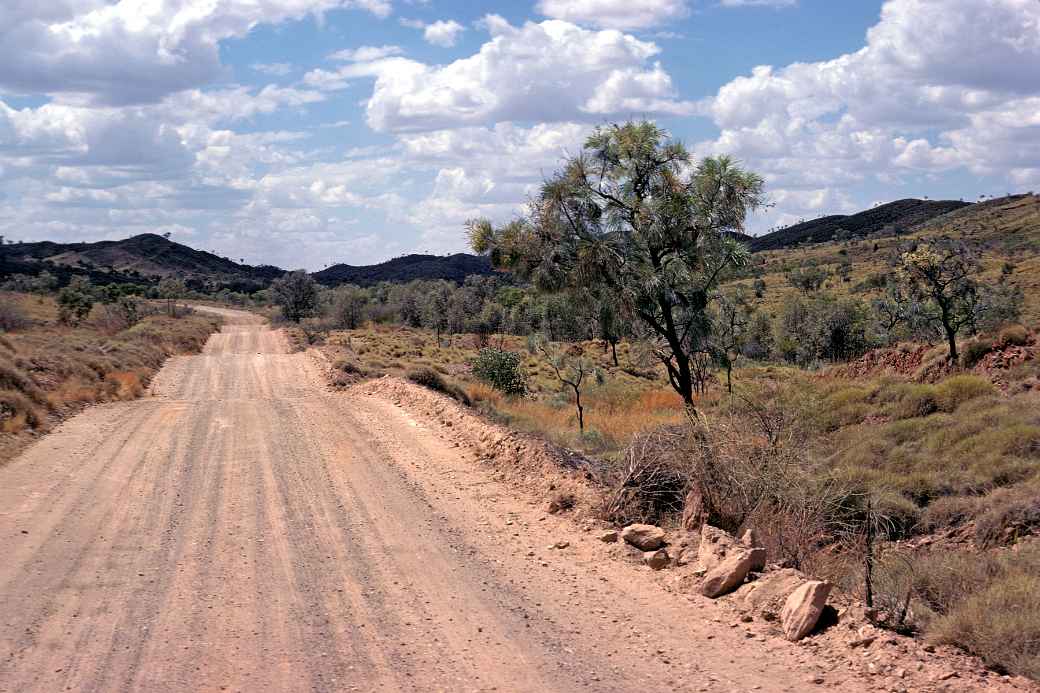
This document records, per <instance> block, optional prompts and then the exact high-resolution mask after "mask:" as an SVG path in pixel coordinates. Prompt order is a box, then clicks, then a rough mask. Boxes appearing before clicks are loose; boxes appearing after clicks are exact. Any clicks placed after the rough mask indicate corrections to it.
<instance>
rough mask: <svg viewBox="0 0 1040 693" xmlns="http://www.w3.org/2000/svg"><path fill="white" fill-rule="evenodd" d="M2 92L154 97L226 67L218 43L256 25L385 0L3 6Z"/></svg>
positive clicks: (118, 100) (382, 11)
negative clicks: (4, 89) (5, 90)
mask: <svg viewBox="0 0 1040 693" xmlns="http://www.w3.org/2000/svg"><path fill="white" fill-rule="evenodd" d="M4 5H5V7H4V9H2V10H0V64H2V65H4V69H3V70H0V88H6V89H8V90H10V91H13V92H16V93H30V94H40V93H45V94H56V95H63V96H65V97H68V98H77V99H80V100H82V101H85V102H89V103H98V104H107V105H125V104H141V103H154V102H157V101H160V100H161V99H162V98H163V97H165V96H166V95H168V94H171V93H174V92H177V91H181V90H185V89H191V88H196V87H199V86H202V85H204V84H207V83H210V82H212V81H213V80H215V79H217V78H218V77H220V76H221V75H222V74H223V73H224V68H223V65H222V64H221V61H220V48H219V44H220V42H221V41H223V40H225V39H229V38H241V37H243V36H245V35H246V34H247V33H248V32H249V31H250V30H252V29H253V27H255V26H256V25H258V24H260V23H270V24H277V23H280V22H285V21H289V20H297V19H302V18H303V17H306V16H308V15H311V16H321V15H322V14H323V13H325V12H327V11H329V10H333V9H337V8H350V7H353V8H360V9H364V10H368V11H369V12H372V13H374V14H376V15H378V16H386V15H387V14H389V12H390V4H389V2H388V0H222V1H221V2H207V3H199V2H193V1H192V0H153V1H151V2H139V1H138V0H117V1H116V2H102V1H100V0H82V1H81V2H71V1H69V0H59V1H57V2H51V1H50V0H48V2H25V1H24V0H17V1H16V2H14V4H13V6H11V5H10V2H5V3H4Z"/></svg>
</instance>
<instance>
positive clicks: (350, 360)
mask: <svg viewBox="0 0 1040 693" xmlns="http://www.w3.org/2000/svg"><path fill="white" fill-rule="evenodd" d="M492 343H493V346H498V347H501V348H503V349H507V350H510V351H516V352H518V353H520V354H521V355H522V368H523V370H524V373H525V374H526V376H527V385H528V389H529V393H530V394H529V396H528V397H522V398H521V397H508V396H506V395H504V394H502V393H500V392H497V391H495V390H493V389H492V388H490V387H488V386H487V385H486V384H484V383H482V382H480V381H479V380H477V379H476V378H475V377H473V375H472V373H471V372H470V365H469V364H470V363H471V362H472V361H473V359H474V358H475V357H476V355H477V353H478V351H479V349H478V348H477V346H476V344H475V342H474V340H473V338H472V337H471V336H469V335H466V336H458V335H457V336H455V337H454V338H453V339H451V340H449V339H448V338H447V337H441V339H440V340H439V341H438V339H437V337H436V336H435V335H434V334H432V333H430V332H427V331H425V330H421V329H412V328H406V327H396V326H394V327H388V326H382V325H375V326H370V327H366V328H363V329H358V330H344V331H336V332H333V333H331V335H329V337H328V338H327V340H326V348H327V349H329V350H331V351H332V352H333V362H334V363H335V364H336V367H337V370H338V371H339V372H340V374H341V377H342V379H343V383H344V384H345V383H347V382H350V381H351V380H352V379H354V378H355V377H358V376H365V375H379V374H384V373H388V374H392V375H398V376H402V377H408V375H409V373H412V372H414V371H416V370H417V369H430V370H433V371H435V372H436V373H438V374H439V375H441V376H442V377H443V378H444V379H446V380H447V381H448V385H449V386H450V387H456V388H459V389H461V390H462V391H464V393H465V395H466V398H467V399H468V400H469V401H470V402H471V403H472V404H473V406H474V407H476V408H477V409H479V410H480V411H482V412H483V413H485V414H487V415H489V416H491V417H492V418H493V419H495V420H497V421H500V422H502V423H506V424H508V425H510V426H512V427H513V428H516V429H518V430H522V431H525V432H531V433H537V434H539V435H541V436H544V437H545V438H547V439H549V440H551V441H553V442H555V443H557V444H560V445H564V446H566V447H569V448H573V449H576V450H580V451H582V452H585V453H586V454H590V455H600V456H609V455H612V454H615V453H618V452H619V451H620V450H622V449H623V448H624V446H625V445H627V444H628V443H629V441H630V440H631V439H632V437H633V436H634V435H636V434H638V433H640V432H642V431H646V430H649V429H652V428H655V427H658V426H662V425H667V424H674V423H678V422H680V421H682V420H683V419H684V418H685V415H684V413H683V408H682V401H681V400H680V399H679V397H678V396H677V395H676V394H675V393H674V392H673V391H672V389H671V388H670V387H669V386H668V385H667V383H666V382H665V381H664V379H663V376H662V375H661V374H660V373H658V372H657V370H656V369H655V368H654V367H653V366H652V364H650V363H648V362H647V360H646V358H645V357H642V356H641V355H640V354H637V353H635V352H634V351H633V350H632V349H631V348H630V346H629V345H627V344H621V345H618V349H617V356H618V365H617V366H615V365H614V362H613V358H612V355H611V353H610V352H609V351H604V349H603V346H602V344H598V343H594V342H587V343H584V344H581V345H580V347H581V348H582V349H583V351H584V353H585V355H586V357H587V358H588V359H589V360H591V361H593V362H594V363H595V365H596V366H597V367H598V368H599V369H600V370H601V371H602V373H603V378H602V382H596V381H595V379H590V380H588V384H587V385H586V386H585V387H583V388H582V403H583V406H584V408H585V424H586V428H585V433H584V435H582V434H581V433H579V430H578V423H577V415H576V412H575V407H574V404H573V395H572V394H571V393H570V392H569V391H568V390H567V389H565V388H564V387H561V383H560V382H559V380H557V379H556V375H555V373H554V371H553V369H552V367H551V366H550V365H549V363H548V362H546V361H545V360H544V359H543V358H541V357H539V356H538V355H537V353H535V352H534V351H533V350H532V349H530V348H529V345H528V342H527V339H526V338H523V337H514V336H505V337H501V338H499V337H495V339H494V340H492Z"/></svg>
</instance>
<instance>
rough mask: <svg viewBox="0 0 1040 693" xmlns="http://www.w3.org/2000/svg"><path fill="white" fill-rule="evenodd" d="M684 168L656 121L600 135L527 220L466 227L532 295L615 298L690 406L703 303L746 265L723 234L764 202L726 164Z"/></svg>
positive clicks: (552, 182)
mask: <svg viewBox="0 0 1040 693" xmlns="http://www.w3.org/2000/svg"><path fill="white" fill-rule="evenodd" d="M691 163H692V162H691V160H690V156H689V154H688V153H687V152H686V150H685V148H684V147H683V146H682V144H680V143H677V142H673V141H670V140H669V139H668V137H667V134H666V133H665V132H664V131H663V130H661V129H660V128H659V127H658V126H656V125H655V124H653V123H650V122H647V121H643V122H629V123H625V124H622V125H614V126H610V127H604V128H600V129H598V130H596V131H595V132H594V133H593V134H592V135H591V136H590V137H589V138H588V140H587V141H586V143H585V146H584V148H583V149H582V151H581V152H580V153H579V154H578V155H577V156H575V157H573V158H571V159H570V160H569V161H567V162H566V164H565V165H564V167H563V168H562V170H560V171H558V172H557V173H556V174H555V175H554V176H553V177H551V178H550V179H549V180H548V181H547V182H546V183H545V185H544V186H543V188H542V191H541V194H540V196H539V197H538V199H536V200H535V201H533V203H532V205H531V210H530V213H529V215H528V216H527V217H526V218H524V219H521V220H518V221H516V222H513V223H511V224H508V225H506V226H504V227H502V228H499V229H495V228H494V227H492V225H491V224H490V223H489V222H488V221H487V220H474V221H471V222H469V223H468V224H467V227H468V231H469V236H470V243H471V246H472V247H473V249H474V250H475V251H477V252H478V253H482V254H487V255H489V256H490V258H491V260H492V262H493V263H494V264H495V265H496V266H498V267H502V268H504V269H508V270H510V271H512V272H514V273H516V274H517V275H519V276H521V277H523V278H526V279H530V280H531V281H532V282H533V283H534V284H535V286H536V287H538V288H539V289H541V290H543V291H547V292H561V291H564V290H571V291H580V290H584V289H591V290H593V291H595V292H597V293H599V292H605V293H608V294H610V295H611V296H613V297H614V298H616V299H617V300H618V301H620V302H621V304H622V306H623V308H624V312H625V313H626V314H630V315H633V316H635V317H636V318H637V319H638V320H639V321H640V323H641V325H642V327H643V328H644V329H645V330H646V331H647V333H648V336H650V337H651V338H652V339H653V340H654V341H655V343H656V344H657V346H658V348H657V349H656V351H655V354H656V355H657V357H658V359H659V360H660V362H661V363H662V364H663V365H664V367H665V369H666V370H667V372H668V375H669V381H670V383H671V384H672V386H673V387H674V388H675V390H676V392H678V393H679V395H680V396H681V397H682V398H683V399H684V400H685V401H686V402H687V403H688V404H692V402H693V394H694V377H695V376H694V372H693V371H694V366H693V364H692V361H693V360H694V359H695V358H696V357H697V356H698V355H699V354H702V353H703V346H704V342H705V340H706V339H707V337H708V315H707V309H708V305H709V303H710V301H711V297H712V295H713V294H714V293H715V290H716V288H717V286H718V285H719V282H720V281H721V279H722V278H723V277H724V276H725V272H726V271H727V270H729V269H731V268H733V267H734V266H736V265H740V264H742V263H743V262H744V260H745V258H746V256H747V251H746V248H744V247H743V246H741V245H740V244H739V243H737V242H736V241H735V240H734V239H733V238H732V236H730V235H728V234H727V233H726V232H727V231H735V230H740V229H741V228H743V223H744V220H745V218H746V216H747V214H748V212H749V211H751V210H753V209H755V208H757V207H758V206H759V205H760V204H761V203H762V201H763V194H762V188H763V183H762V179H761V178H760V177H758V176H757V175H755V174H752V173H749V172H747V171H744V170H742V169H740V168H739V167H738V166H737V165H736V164H735V162H734V161H733V160H732V159H729V158H727V157H719V158H709V159H705V160H703V161H701V162H700V163H699V164H698V165H696V166H692V165H691ZM550 337H551V338H556V339H559V336H558V335H555V334H550Z"/></svg>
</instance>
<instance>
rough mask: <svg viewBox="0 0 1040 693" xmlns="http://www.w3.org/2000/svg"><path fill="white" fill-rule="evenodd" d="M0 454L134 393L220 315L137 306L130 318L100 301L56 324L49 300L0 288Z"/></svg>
mask: <svg viewBox="0 0 1040 693" xmlns="http://www.w3.org/2000/svg"><path fill="white" fill-rule="evenodd" d="M0 303H2V304H3V308H2V311H0V312H3V314H4V315H7V316H10V319H9V320H8V324H7V326H6V328H5V329H4V331H3V332H0V433H2V434H6V444H5V445H3V446H2V450H3V451H6V452H7V454H6V455H4V454H3V452H2V451H0V460H2V459H5V458H7V457H10V455H11V454H13V451H14V450H16V449H17V447H18V445H17V442H18V438H19V437H20V436H21V435H24V434H28V433H40V432H44V431H46V430H47V429H48V428H49V427H50V426H51V425H53V423H54V422H56V421H58V420H60V419H61V418H63V417H64V416H67V415H68V414H69V413H72V412H74V411H77V410H78V409H80V408H82V407H84V406H86V405H89V404H94V403H97V402H107V401H115V400H127V399H133V398H136V397H138V396H140V395H141V394H142V393H143V392H144V390H145V388H146V387H147V384H148V382H149V380H150V379H151V377H152V375H154V374H155V372H156V371H157V370H158V369H159V368H160V367H161V366H162V363H163V361H165V360H166V358H167V357H169V356H172V355H174V354H183V353H193V352H197V351H199V350H200V349H201V348H202V346H203V344H205V342H206V339H207V338H208V337H209V335H210V334H211V333H212V332H213V331H215V330H216V329H217V327H218V325H219V320H218V319H216V318H214V317H210V316H205V315H202V314H196V313H193V312H191V311H189V310H181V311H179V312H178V315H177V317H171V316H169V315H165V314H161V313H155V314H151V311H150V310H149V309H148V307H147V306H142V307H141V310H140V314H141V315H140V316H139V319H136V322H134V323H133V324H126V323H120V322H119V321H116V320H113V318H112V316H111V315H102V314H99V313H100V311H101V309H100V308H96V309H95V313H94V314H93V315H92V316H91V317H90V318H88V319H87V320H85V321H84V322H83V323H81V324H80V325H78V326H76V327H70V326H67V325H62V324H61V323H60V322H59V321H58V310H57V306H56V305H55V303H54V300H53V299H51V298H49V297H45V296H35V295H28V294H18V293H11V292H3V293H0Z"/></svg>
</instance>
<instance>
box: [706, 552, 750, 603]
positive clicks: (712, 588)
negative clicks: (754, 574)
mask: <svg viewBox="0 0 1040 693" xmlns="http://www.w3.org/2000/svg"><path fill="white" fill-rule="evenodd" d="M764 553H765V549H743V550H740V551H734V552H732V553H730V555H729V556H727V557H726V559H725V560H724V561H722V562H721V563H719V564H718V565H717V566H715V567H714V568H712V569H711V570H709V571H708V572H707V574H706V575H705V576H704V580H703V581H702V582H701V594H703V595H704V596H705V597H711V598H712V599H714V598H716V597H721V596H722V595H724V594H728V593H729V592H732V591H733V590H735V589H737V588H738V587H740V586H741V585H742V584H744V580H745V579H746V578H747V574H748V572H750V570H751V566H753V565H755V564H756V563H758V562H759V561H762V560H764V559H763V557H762V554H764Z"/></svg>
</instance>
